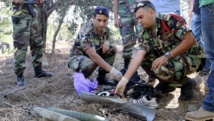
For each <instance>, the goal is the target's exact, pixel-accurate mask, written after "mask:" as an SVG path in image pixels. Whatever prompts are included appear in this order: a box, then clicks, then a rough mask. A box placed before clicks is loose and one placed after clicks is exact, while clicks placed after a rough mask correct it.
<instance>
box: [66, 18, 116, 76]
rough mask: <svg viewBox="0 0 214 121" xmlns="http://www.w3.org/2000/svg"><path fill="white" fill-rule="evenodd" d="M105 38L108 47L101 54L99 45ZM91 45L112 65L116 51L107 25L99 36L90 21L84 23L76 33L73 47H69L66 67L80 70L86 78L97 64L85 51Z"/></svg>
mask: <svg viewBox="0 0 214 121" xmlns="http://www.w3.org/2000/svg"><path fill="white" fill-rule="evenodd" d="M106 40H107V41H109V42H110V49H109V51H108V52H107V53H106V54H103V52H102V48H101V45H102V44H103V43H104V41H106ZM91 47H94V48H95V50H96V52H97V54H99V55H100V56H101V57H102V58H103V59H104V60H105V61H106V62H107V63H108V64H110V65H113V63H114V59H115V55H116V51H117V50H116V47H115V46H114V44H113V42H111V38H110V31H109V29H108V28H107V27H105V28H104V29H103V30H102V35H101V36H99V35H98V34H97V32H96V30H95V28H94V25H93V23H92V22H91V23H89V24H85V25H84V26H83V27H82V28H81V30H80V32H79V33H78V36H77V38H76V39H75V43H74V45H73V48H72V49H71V55H70V56H71V58H70V60H69V63H68V67H69V68H71V69H73V70H75V71H77V72H82V73H83V74H84V76H85V77H86V78H87V77H89V76H90V75H91V74H92V73H93V71H94V70H95V69H96V67H97V66H98V65H97V64H96V63H95V62H94V61H92V60H91V59H90V58H89V56H88V55H87V53H86V50H87V49H89V48H91ZM100 69H101V68H100Z"/></svg>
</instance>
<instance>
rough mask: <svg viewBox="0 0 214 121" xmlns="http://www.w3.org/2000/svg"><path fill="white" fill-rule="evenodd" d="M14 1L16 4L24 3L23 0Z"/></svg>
mask: <svg viewBox="0 0 214 121" xmlns="http://www.w3.org/2000/svg"><path fill="white" fill-rule="evenodd" d="M13 2H14V3H17V4H23V3H24V0H13Z"/></svg>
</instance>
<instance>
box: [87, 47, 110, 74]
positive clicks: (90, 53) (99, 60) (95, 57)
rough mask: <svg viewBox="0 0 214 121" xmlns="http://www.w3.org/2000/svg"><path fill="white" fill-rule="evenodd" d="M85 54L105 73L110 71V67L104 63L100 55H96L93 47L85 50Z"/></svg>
mask: <svg viewBox="0 0 214 121" xmlns="http://www.w3.org/2000/svg"><path fill="white" fill-rule="evenodd" d="M86 53H87V54H88V56H89V57H90V58H91V59H92V60H93V61H94V62H95V63H96V64H97V65H98V66H100V67H101V68H103V69H105V70H106V71H107V72H110V71H111V69H112V66H110V65H109V64H108V63H106V62H105V61H104V60H103V59H102V58H101V57H100V55H98V54H97V53H96V50H95V48H94V47H91V48H88V49H87V50H86Z"/></svg>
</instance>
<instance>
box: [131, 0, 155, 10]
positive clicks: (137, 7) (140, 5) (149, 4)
mask: <svg viewBox="0 0 214 121" xmlns="http://www.w3.org/2000/svg"><path fill="white" fill-rule="evenodd" d="M145 6H148V7H150V8H152V9H153V10H155V6H154V5H153V4H152V3H151V2H150V1H142V2H139V3H138V4H137V6H136V8H135V10H134V12H137V10H138V9H139V8H140V7H145Z"/></svg>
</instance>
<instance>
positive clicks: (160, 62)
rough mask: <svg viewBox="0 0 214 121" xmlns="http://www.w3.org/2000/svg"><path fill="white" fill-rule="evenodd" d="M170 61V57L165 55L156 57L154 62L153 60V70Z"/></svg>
mask: <svg viewBox="0 0 214 121" xmlns="http://www.w3.org/2000/svg"><path fill="white" fill-rule="evenodd" d="M168 61H169V59H168V58H167V57H166V56H165V55H163V56H161V57H159V58H156V59H155V60H154V61H153V62H152V68H151V70H153V71H154V70H155V69H160V67H161V66H163V65H164V64H166V63H167V62H168Z"/></svg>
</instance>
